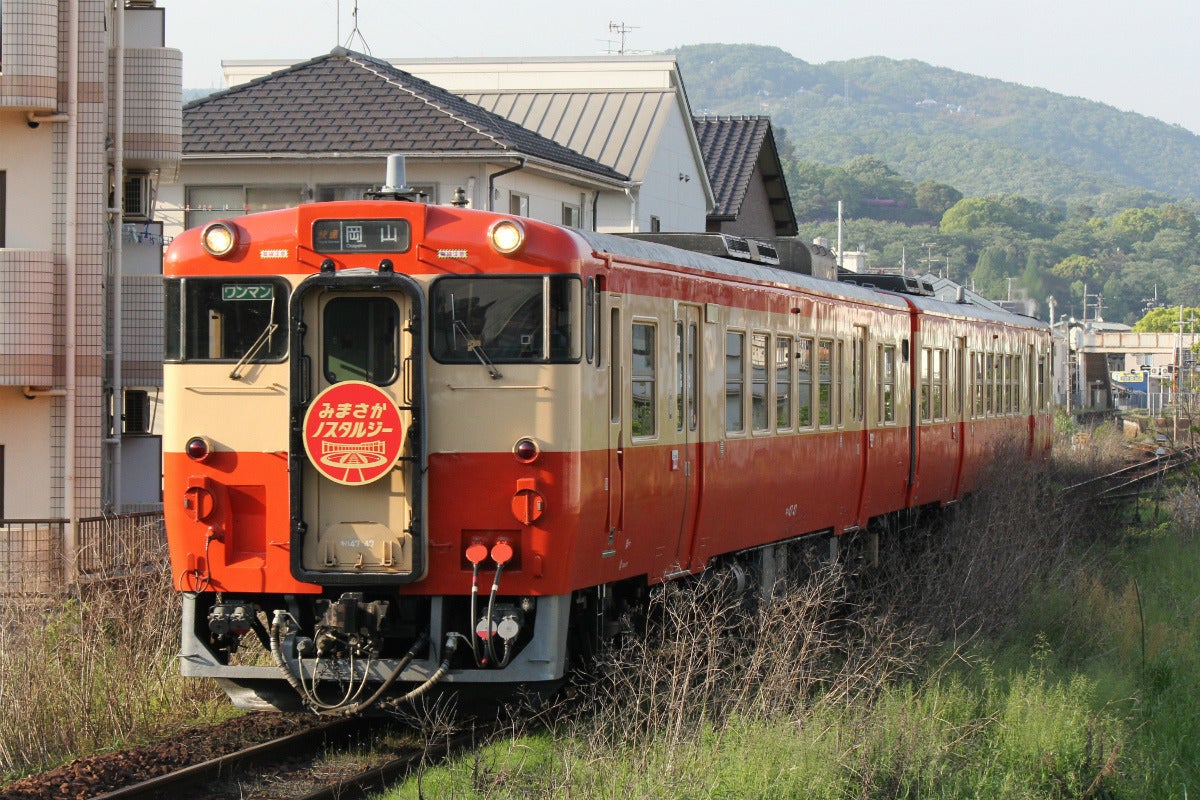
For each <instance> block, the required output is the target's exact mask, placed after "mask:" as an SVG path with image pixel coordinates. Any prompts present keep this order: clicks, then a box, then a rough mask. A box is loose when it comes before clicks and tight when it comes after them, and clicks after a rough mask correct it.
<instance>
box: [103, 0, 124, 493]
mask: <svg viewBox="0 0 1200 800" xmlns="http://www.w3.org/2000/svg"><path fill="white" fill-rule="evenodd" d="M116 18H117V19H116V27H117V31H116V34H117V41H116V51H117V53H116V61H117V63H116V69H115V70H114V73H115V74H114V75H113V81H114V82H115V83H116V87H114V94H115V96H114V97H113V103H114V105H115V106H116V108H114V109H113V207H112V208H110V209H109V213H110V214H111V215H112V221H113V222H112V226H113V242H112V250H111V259H112V270H113V280H112V287H113V301H112V332H113V334H112V351H113V356H112V359H113V360H112V387H111V388H112V399H111V401H110V402H111V403H112V436H111V437H108V438H106V439H105V443H106V446H108V447H111V448H112V458H111V460H110V461H109V466H108V468H109V469H110V470H111V472H112V474H111V475H110V476H109V477H110V478H111V481H110V483H109V486H111V491H112V496H111V497H110V498H109V499H110V501H111V503H112V508H111V510H112V511H113V512H114V513H117V514H119V513H121V436H122V432H123V431H124V425H123V423H122V421H123V419H124V415H125V391H124V383H125V378H124V374H123V371H124V361H123V351H122V348H123V347H124V341H123V340H124V336H123V330H122V328H123V327H124V326H123V325H122V322H121V315H122V314H123V313H124V298H123V297H122V293H123V291H124V286H123V285H122V273H123V272H124V269H123V265H122V263H121V262H122V261H123V260H124V258H125V248H124V243H123V237H122V231H121V223H122V221H123V219H124V216H123V215H124V213H125V3H124V2H118V3H117V8H116Z"/></svg>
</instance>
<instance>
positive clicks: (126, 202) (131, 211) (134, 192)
mask: <svg viewBox="0 0 1200 800" xmlns="http://www.w3.org/2000/svg"><path fill="white" fill-rule="evenodd" d="M150 189H151V186H150V176H149V175H147V174H145V173H138V172H135V173H129V174H127V175H126V176H125V196H124V198H123V203H122V206H123V207H122V209H121V217H122V219H125V220H128V221H134V222H145V221H147V220H149V219H150V217H151V216H153V213H154V209H153V208H152V204H151V200H150Z"/></svg>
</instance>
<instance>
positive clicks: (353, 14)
mask: <svg viewBox="0 0 1200 800" xmlns="http://www.w3.org/2000/svg"><path fill="white" fill-rule="evenodd" d="M350 16H351V17H352V18H353V19H354V29H353V30H351V31H350V35H349V36H347V37H346V43H345V44H344V45H342V47H345V48H346V49H347V50H353V49H354V48H353V47H351V44H352V43H353V42H354V38H355V37H356V36H357V37H358V41H360V42H362V47H363V49H364V50H366V51H367V55H374V53H372V52H371V45H369V44H367V40H366V38H365V37H364V36H363V35H362V31H360V30H359V29H358V0H354V9H353V10H352V11H351V12H350ZM337 38H338V41H341V40H342V4H341V0H338V19H337Z"/></svg>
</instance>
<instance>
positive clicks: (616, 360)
mask: <svg viewBox="0 0 1200 800" xmlns="http://www.w3.org/2000/svg"><path fill="white" fill-rule="evenodd" d="M605 298H606V300H605V304H604V310H605V314H606V315H607V317H608V321H607V327H608V331H607V333H608V342H607V344H608V358H609V363H608V475H607V479H606V483H607V487H608V549H607V550H606V551H605V554H606V555H610V554H611V555H615V551H617V550H619V549H620V548H619V546H618V542H619V541H620V539H621V533H622V531H624V529H625V445H626V441H625V427H624V416H623V414H624V409H623V404H624V398H625V392H624V387H625V383H624V381H625V377H624V376H625V369H626V365H625V348H624V338H623V330H622V324H623V323H622V315H621V297H620V296H619V295H613V294H606V295H605Z"/></svg>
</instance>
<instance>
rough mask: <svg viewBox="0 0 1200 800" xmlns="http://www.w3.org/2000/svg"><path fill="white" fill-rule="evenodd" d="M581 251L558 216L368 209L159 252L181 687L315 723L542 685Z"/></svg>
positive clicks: (570, 529) (562, 586)
mask: <svg viewBox="0 0 1200 800" xmlns="http://www.w3.org/2000/svg"><path fill="white" fill-rule="evenodd" d="M527 229H531V230H532V231H535V233H534V234H533V235H530V230H527ZM584 257H585V255H584V251H582V250H581V249H580V243H579V241H578V240H577V239H576V238H574V237H573V236H572V235H571V234H570V233H569V232H567V231H565V230H563V229H560V228H555V227H552V226H545V225H540V224H538V223H533V222H530V221H523V220H515V219H511V218H506V217H502V216H499V215H494V214H486V213H483V212H474V211H465V210H458V209H448V208H440V207H434V206H426V205H422V204H418V203H405V202H395V201H382V200H379V201H364V202H361V203H358V202H355V203H330V204H321V203H317V204H310V205H305V206H301V207H299V208H294V209H288V210H284V211H276V212H267V213H263V214H256V215H249V216H245V217H239V218H236V219H232V220H226V221H220V222H216V223H212V224H210V225H208V226H205V227H204V228H201V229H195V230H190V231H187V232H185V233H184V234H182V235H181V236H180V237H178V238H177V239H176V240H175V242H173V244H172V245H171V247H170V249H169V250H168V253H167V259H166V281H165V284H166V308H167V313H166V334H167V344H166V363H165V368H164V381H165V395H166V408H167V424H166V432H165V436H164V507H165V510H166V522H167V531H168V540H169V544H170V552H171V563H172V571H173V575H174V580H175V584H176V587H177V589H178V590H179V591H180V592H181V593H182V595H183V598H184V620H183V652H182V656H181V669H182V672H183V673H184V674H185V675H192V676H208V677H213V678H216V679H217V680H218V681H219V682H220V683H221V685H222V686H223V688H224V689H225V690H226V691H227V693H228V694H229V695H230V697H231V698H232V699H233V700H234V702H235V703H236V704H238V705H239V706H242V707H246V708H274V709H299V708H308V709H310V710H313V711H317V712H330V713H354V712H358V711H365V710H367V709H368V708H386V707H387V706H389V705H395V704H397V703H401V702H405V701H408V700H412V699H414V698H416V697H419V696H421V695H422V694H424V693H425V692H427V691H429V690H430V689H431V688H433V687H435V686H437V687H441V686H444V685H457V687H458V688H460V689H461V688H464V687H467V686H474V687H484V689H485V690H489V689H488V687H494V686H495V685H497V684H501V683H504V684H521V685H539V684H552V683H553V682H554V681H556V680H558V679H560V678H561V676H562V675H563V672H564V668H565V664H564V659H565V639H566V636H567V628H568V620H569V616H570V613H571V606H572V604H571V590H572V587H571V586H570V585H569V574H568V571H567V569H566V568H565V566H563V565H565V564H566V563H569V558H570V548H571V543H572V542H573V541H574V535H573V533H574V531H575V526H577V525H578V520H579V518H580V514H581V511H582V509H581V506H580V503H581V498H580V492H579V490H578V483H577V482H578V480H579V473H580V466H579V451H580V449H581V438H582V436H581V433H580V431H579V417H578V413H577V412H576V413H575V414H572V413H571V412H570V409H571V408H575V409H578V407H579V391H580V386H579V378H578V362H579V360H580V357H581V349H582V345H581V341H580V337H581V328H582V321H581V315H582V311H581V308H582V289H581V281H580V277H579V269H580V265H581V264H582V263H583V260H584ZM550 396H554V397H555V400H556V402H555V404H554V406H553V409H551V407H550V404H549V403H548V402H546V401H547V398H548V397H550ZM551 531H553V533H551Z"/></svg>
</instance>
